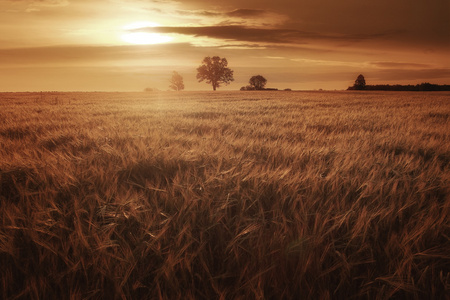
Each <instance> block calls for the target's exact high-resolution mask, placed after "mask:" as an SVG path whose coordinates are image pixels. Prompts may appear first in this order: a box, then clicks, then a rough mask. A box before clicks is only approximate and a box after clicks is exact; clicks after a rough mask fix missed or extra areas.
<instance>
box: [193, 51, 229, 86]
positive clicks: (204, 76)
mask: <svg viewBox="0 0 450 300" xmlns="http://www.w3.org/2000/svg"><path fill="white" fill-rule="evenodd" d="M197 79H198V81H199V82H202V81H204V80H206V83H207V84H211V85H212V87H213V90H214V91H215V90H216V89H217V88H218V87H220V86H221V84H229V83H230V82H231V81H234V78H233V70H231V69H230V68H228V61H227V59H226V58H220V57H218V56H213V57H209V56H208V57H205V58H204V59H203V61H202V64H201V65H200V66H199V67H198V68H197Z"/></svg>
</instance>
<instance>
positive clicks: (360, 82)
mask: <svg viewBox="0 0 450 300" xmlns="http://www.w3.org/2000/svg"><path fill="white" fill-rule="evenodd" d="M365 87H366V80H365V79H364V76H363V75H362V74H359V76H358V77H357V78H356V80H355V84H354V85H353V88H354V89H355V90H364V89H365Z"/></svg>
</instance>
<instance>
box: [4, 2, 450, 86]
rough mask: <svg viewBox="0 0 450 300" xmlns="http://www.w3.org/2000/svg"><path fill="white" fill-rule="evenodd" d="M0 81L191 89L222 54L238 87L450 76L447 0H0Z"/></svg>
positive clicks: (402, 81)
mask: <svg viewBox="0 0 450 300" xmlns="http://www.w3.org/2000/svg"><path fill="white" fill-rule="evenodd" d="M0 19H1V20H2V22H1V23H0V91H41V90H44V91H46V90H60V91H141V90H143V89H144V88H148V87H149V88H157V89H160V90H166V89H168V86H169V83H168V81H169V78H170V76H171V73H172V71H173V70H175V71H178V72H179V73H180V74H181V75H183V77H184V81H185V86H186V90H210V89H211V87H210V86H208V85H207V84H205V83H204V82H203V83H198V82H197V80H196V78H195V75H196V68H197V67H198V66H199V65H200V63H201V61H202V59H203V57H205V56H214V55H218V56H221V57H226V58H227V59H228V62H229V67H230V68H232V69H233V70H234V77H235V81H234V82H233V83H232V84H230V85H228V86H224V87H222V88H220V89H221V90H238V89H239V88H240V87H241V86H245V85H247V82H248V79H249V78H250V77H251V76H253V75H258V74H260V75H263V76H264V77H266V78H267V79H268V84H267V86H268V87H276V88H279V89H284V88H291V89H320V88H321V89H345V88H347V86H349V85H352V84H353V82H354V80H355V78H356V77H357V76H358V74H360V73H362V74H364V76H365V77H366V81H367V83H368V84H380V83H388V84H395V83H400V84H417V83H421V82H432V83H439V84H450V55H449V53H450V34H449V32H450V1H448V0H433V1H429V0H397V1H392V0H377V1H362V0H359V1H356V0H342V1H335V0H315V1H311V0H295V1H294V0H277V1H273V0H270V1H269V0H239V1H238V0H227V1H217V0H183V1H171V0H153V1H152V0H76V1H75V0H2V1H1V2H0Z"/></svg>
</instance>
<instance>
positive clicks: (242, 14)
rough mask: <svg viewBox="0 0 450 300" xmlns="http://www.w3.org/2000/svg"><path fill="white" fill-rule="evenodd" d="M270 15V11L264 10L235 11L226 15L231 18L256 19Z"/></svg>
mask: <svg viewBox="0 0 450 300" xmlns="http://www.w3.org/2000/svg"><path fill="white" fill-rule="evenodd" d="M267 14H269V12H268V11H266V10H263V9H235V10H233V11H230V12H228V13H226V15H227V16H229V17H239V18H254V17H262V16H265V15H267Z"/></svg>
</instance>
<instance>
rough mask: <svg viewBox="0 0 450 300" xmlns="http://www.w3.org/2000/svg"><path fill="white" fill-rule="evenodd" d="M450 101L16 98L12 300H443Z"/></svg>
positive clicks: (6, 289) (448, 284) (6, 181)
mask: <svg viewBox="0 0 450 300" xmlns="http://www.w3.org/2000/svg"><path fill="white" fill-rule="evenodd" d="M449 99H450V92H431V93H430V92H370V93H367V92H358V91H349V92H343V91H342V92H282V91H278V92H269V91H264V92H259V91H252V92H238V91H236V92H223V91H221V92H216V93H213V92H153V93H57V92H55V93H0V215H1V218H0V222H1V223H0V265H1V268H0V298H2V299H69V298H71V299H352V298H353V299H355V298H356V299H388V298H393V299H445V297H447V296H446V295H448V294H449V292H450V241H449V236H450V227H449V222H448V220H449V212H450V211H449V209H450V198H449V192H450V191H449V189H450V188H449V187H450V165H449V161H450V142H449V141H450V118H449V115H450V102H449Z"/></svg>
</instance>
